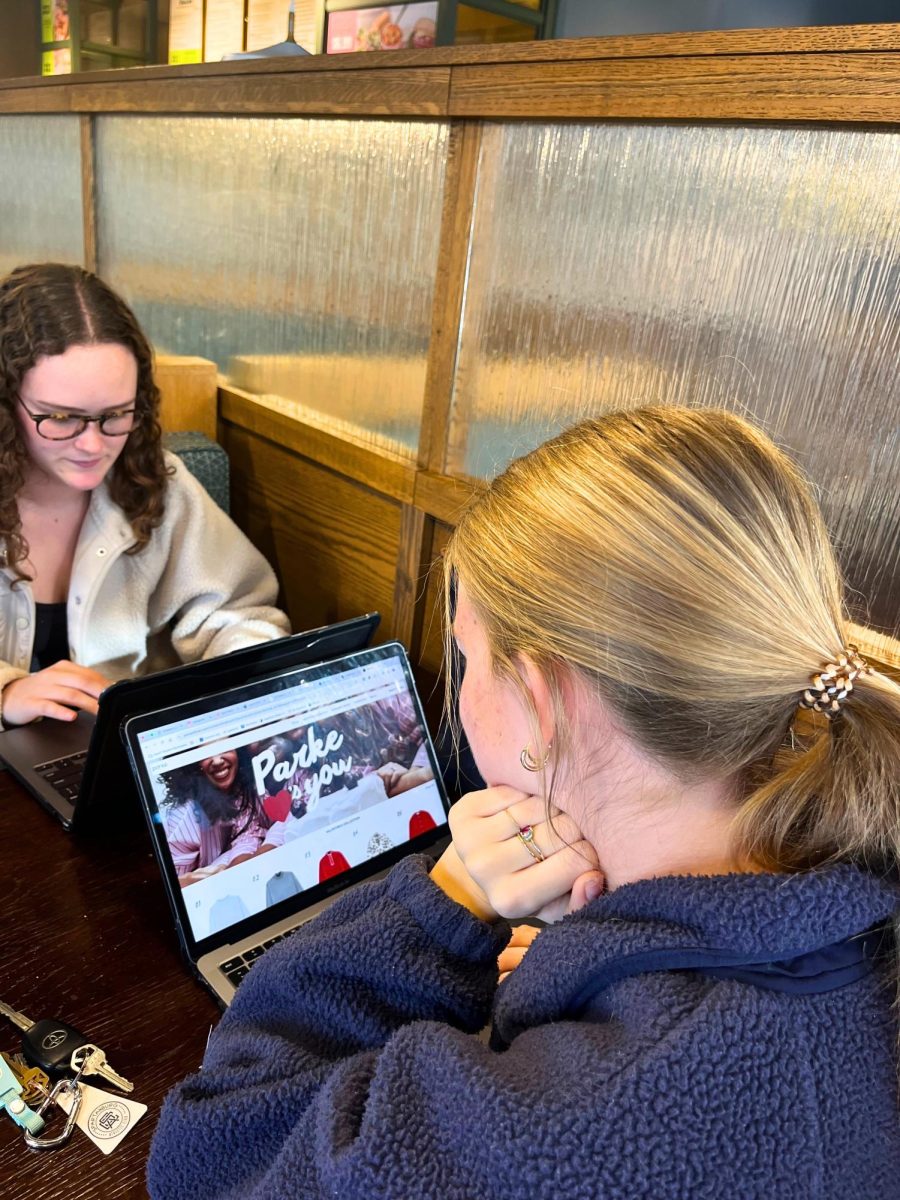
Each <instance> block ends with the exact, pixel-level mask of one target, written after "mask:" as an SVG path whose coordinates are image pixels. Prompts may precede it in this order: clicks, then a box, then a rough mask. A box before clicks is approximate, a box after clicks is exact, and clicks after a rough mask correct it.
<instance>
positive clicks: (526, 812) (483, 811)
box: [435, 786, 602, 921]
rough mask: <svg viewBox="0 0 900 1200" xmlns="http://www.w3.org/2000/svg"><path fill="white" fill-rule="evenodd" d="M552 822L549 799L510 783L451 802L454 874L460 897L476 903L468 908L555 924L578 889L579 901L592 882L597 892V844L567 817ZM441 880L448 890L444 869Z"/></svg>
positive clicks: (559, 816) (555, 815)
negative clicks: (548, 816) (530, 917)
mask: <svg viewBox="0 0 900 1200" xmlns="http://www.w3.org/2000/svg"><path fill="white" fill-rule="evenodd" d="M551 817H552V820H553V824H552V825H551V824H550V822H549V821H547V820H546V819H545V818H546V802H545V800H544V799H543V797H541V796H532V795H529V794H528V793H526V792H520V791H517V790H516V789H515V788H511V787H506V786H501V787H493V788H486V789H485V790H484V791H481V792H470V793H469V795H467V796H463V798H462V799H461V800H459V801H457V803H456V804H454V805H453V807H452V808H451V809H450V817H449V820H450V829H451V832H452V834H453V846H452V847H451V850H453V852H454V859H451V860H448V875H449V876H450V877H451V878H452V882H453V885H454V886H455V887H456V889H457V892H459V891H463V892H465V893H466V894H469V895H471V897H472V900H473V905H474V906H473V905H469V904H466V907H467V908H471V911H473V912H476V911H477V909H478V908H481V909H482V910H484V912H486V913H494V914H497V915H499V916H504V917H509V918H510V919H512V920H514V919H515V918H517V917H527V916H536V917H539V918H540V919H541V920H544V921H556V920H559V918H560V917H562V916H563V915H564V914H565V913H566V912H567V911H569V906H570V903H571V900H572V895H573V890H574V892H575V893H576V894H577V895H578V898H579V900H580V903H581V904H583V903H584V899H583V898H582V897H583V896H586V895H588V894H589V892H590V890H591V886H590V885H591V884H593V885H594V886H597V888H598V894H599V887H600V886H602V885H601V884H598V881H599V880H601V878H602V877H601V876H600V873H599V871H598V869H597V867H598V864H597V856H596V854H595V853H594V848H593V846H591V845H590V843H589V842H586V841H585V840H584V839H583V838H582V836H581V832H580V830H579V829H578V827H577V826H576V825H575V823H574V821H572V820H571V818H569V817H567V816H566V815H565V813H562V812H560V811H559V810H558V809H557V810H554V811H553V812H552V813H551ZM528 830H530V839H528V837H527V836H526V839H525V840H523V838H522V837H520V836H519V834H520V832H522V833H525V832H526V831H528ZM535 848H536V849H535ZM448 853H449V851H448ZM446 857H447V856H446V855H445V856H444V857H443V858H442V859H441V863H443V861H444V858H446ZM438 866H440V863H439V864H438ZM435 869H436V870H437V868H435ZM466 880H468V883H467V882H466ZM435 882H437V883H438V884H439V886H443V884H442V882H441V873H440V872H439V873H438V878H437V879H436V880H435ZM444 890H445V891H448V894H450V895H454V893H453V892H452V891H450V889H449V888H446V887H445V889H444ZM454 899H460V896H459V895H455V896H454ZM460 902H461V903H466V902H465V900H461V901H460ZM478 915H482V913H479V914H478ZM485 919H487V920H490V919H492V918H491V917H490V916H486V917H485Z"/></svg>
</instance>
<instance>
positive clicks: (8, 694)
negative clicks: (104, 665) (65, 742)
mask: <svg viewBox="0 0 900 1200" xmlns="http://www.w3.org/2000/svg"><path fill="white" fill-rule="evenodd" d="M108 686H109V680H108V679H105V678H104V677H103V676H102V675H100V674H99V673H98V672H97V671H92V670H91V668H90V667H80V666H79V665H78V664H77V663H73V662H68V660H66V659H63V660H61V661H60V662H57V663H54V664H53V665H52V666H50V667H45V668H44V670H43V671H35V672H34V674H33V675H24V676H23V677H22V678H21V679H14V680H13V681H12V682H11V683H8V684H7V685H6V687H5V688H4V689H3V720H4V722H5V723H6V724H7V725H27V724H28V723H29V721H36V720H37V719H38V717H52V718H54V719H55V720H57V721H74V720H75V717H76V716H77V715H78V711H79V709H80V710H82V711H83V712H89V713H96V711H97V699H98V697H99V696H100V693H101V692H102V691H103V689H104V688H106V687H108Z"/></svg>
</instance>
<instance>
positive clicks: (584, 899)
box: [497, 871, 604, 983]
mask: <svg viewBox="0 0 900 1200" xmlns="http://www.w3.org/2000/svg"><path fill="white" fill-rule="evenodd" d="M603 886H604V880H603V876H602V875H601V874H600V872H599V871H586V872H585V874H584V875H579V876H578V878H577V879H576V880H575V883H574V885H573V887H572V891H571V893H570V895H569V902H568V904H567V905H566V912H567V913H571V912H577V911H578V909H579V908H583V907H584V905H585V904H589V903H590V902H591V900H596V899H597V897H598V896H599V895H601V894H602V892H603ZM540 932H541V931H540V929H539V928H538V927H537V926H536V925H514V926H513V931H512V937H511V938H510V939H509V941H508V942H507V943H506V949H505V950H504V951H503V953H502V954H501V955H500V957H499V958H498V959H497V966H498V967H499V968H500V980H499V982H500V983H502V982H503V980H504V979H505V978H506V977H507V975H510V974H512V972H513V971H514V970H515V969H516V967H518V966H520V965H521V962H522V959H523V958H524V957H525V955H526V954H527V952H528V949H529V947H530V946H531V943H532V942H533V941H534V939H535V938H536V937H537V935H538V934H539V933H540Z"/></svg>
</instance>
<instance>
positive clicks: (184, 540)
mask: <svg viewBox="0 0 900 1200" xmlns="http://www.w3.org/2000/svg"><path fill="white" fill-rule="evenodd" d="M158 410H159V392H158V391H157V388H156V385H155V384H154V382H153V367H152V360H151V352H150V347H149V345H148V343H147V340H146V338H145V337H144V334H143V333H142V332H141V329H140V327H139V325H138V323H137V321H136V320H135V318H134V315H133V314H132V312H131V310H130V309H129V307H128V306H127V305H126V304H125V302H124V301H123V300H122V299H121V298H120V297H119V296H117V295H116V293H115V292H113V291H112V290H111V289H110V288H109V287H108V286H107V285H106V284H105V283H103V282H102V280H100V279H98V278H97V276H95V275H92V274H90V273H89V272H87V271H84V270H82V269H81V268H80V267H72V266H63V265H61V264H57V263H45V264H41V265H36V266H27V267H20V268H18V269H17V270H15V271H13V272H12V274H11V275H9V276H8V277H7V278H6V279H5V280H2V281H0V540H2V545H3V555H4V557H3V567H2V570H0V689H2V691H0V717H2V721H3V722H4V723H5V724H16V725H18V724H23V723H25V722H28V721H33V720H35V719H36V718H38V717H56V718H58V719H59V720H74V718H75V716H76V714H77V712H78V710H79V709H83V710H86V711H88V712H96V709H97V697H98V696H99V695H100V692H101V691H102V690H103V688H104V687H106V685H107V684H108V683H109V682H110V681H112V680H115V679H122V678H127V677H129V676H133V675H143V674H147V673H148V672H150V671H153V670H157V669H160V668H162V667H165V666H171V665H173V664H174V663H177V662H190V661H193V660H195V659H200V658H211V657H213V656H214V655H217V654H224V653H226V652H227V651H230V650H235V649H237V648H238V647H240V646H247V645H252V644H254V643H255V642H263V641H268V640H270V639H272V638H277V637H282V636H283V635H284V634H286V633H287V632H289V625H288V621H287V618H286V617H285V616H284V614H283V613H281V612H279V610H278V609H277V608H273V607H272V605H273V602H274V600H275V597H276V594H277V584H276V581H275V576H274V574H273V572H272V570H271V568H270V567H269V566H268V564H267V563H266V561H265V559H263V557H262V555H260V554H259V553H258V552H257V551H256V550H255V549H254V548H253V546H252V545H251V544H250V542H249V541H248V540H247V538H245V537H244V535H243V534H242V533H241V532H240V530H239V529H238V528H237V527H236V526H235V525H234V523H233V522H232V521H231V520H230V518H229V517H227V516H226V515H225V513H223V512H222V510H221V509H220V508H219V507H218V506H217V505H216V504H215V503H214V502H213V501H212V500H211V499H210V497H209V495H208V494H207V492H206V491H205V489H204V488H203V487H202V486H201V485H200V484H199V483H198V482H197V480H195V479H194V477H193V476H192V475H191V474H190V472H189V471H188V470H187V469H186V468H185V467H184V465H183V464H182V463H180V462H179V460H178V459H177V458H175V456H174V455H171V454H168V453H166V452H165V451H164V450H163V448H162V444H161V434H160V428H159V421H158V419H157V414H158Z"/></svg>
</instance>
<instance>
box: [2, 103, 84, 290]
mask: <svg viewBox="0 0 900 1200" xmlns="http://www.w3.org/2000/svg"><path fill="white" fill-rule="evenodd" d="M30 262H66V263H83V262H84V222H83V217H82V207H81V129H80V121H79V118H78V117H71V116H59V117H55V116H54V117H36V116H30V115H29V116H21V117H10V116H3V117H0V275H8V274H9V272H10V271H11V270H12V269H13V267H17V266H20V265H22V264H24V263H30Z"/></svg>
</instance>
